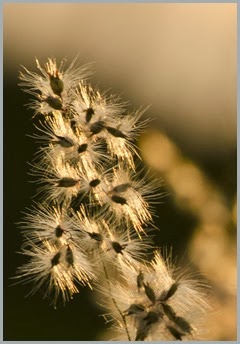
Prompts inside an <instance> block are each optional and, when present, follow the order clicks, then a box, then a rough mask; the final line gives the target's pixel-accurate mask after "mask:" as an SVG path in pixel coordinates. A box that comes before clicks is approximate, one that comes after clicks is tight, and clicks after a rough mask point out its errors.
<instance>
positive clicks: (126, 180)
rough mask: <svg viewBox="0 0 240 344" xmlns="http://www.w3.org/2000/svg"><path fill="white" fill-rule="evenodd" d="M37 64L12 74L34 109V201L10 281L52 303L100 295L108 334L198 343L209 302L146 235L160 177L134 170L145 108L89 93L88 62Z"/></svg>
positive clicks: (104, 94) (157, 198) (197, 285)
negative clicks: (20, 259) (22, 259)
mask: <svg viewBox="0 0 240 344" xmlns="http://www.w3.org/2000/svg"><path fill="white" fill-rule="evenodd" d="M36 64H37V69H38V72H31V71H29V70H28V69H27V68H25V67H23V70H22V71H21V72H20V80H21V82H20V86H22V87H23V89H24V91H26V92H28V93H29V94H30V95H31V96H32V97H33V99H32V100H31V101H32V102H31V103H30V107H31V108H32V109H33V111H34V114H33V115H39V116H37V117H36V118H35V120H36V122H35V124H34V133H32V134H31V135H28V136H30V137H31V138H32V139H34V140H35V141H36V142H37V143H39V148H38V149H37V152H36V154H35V157H34V159H33V162H32V163H31V172H30V175H31V177H32V179H34V180H33V181H32V182H34V183H35V184H36V185H37V186H38V188H37V194H36V196H37V197H38V199H37V200H36V201H35V204H34V205H33V206H32V207H29V208H28V209H26V210H25V212H24V216H23V219H22V221H21V222H20V223H19V227H20V229H21V231H22V234H23V243H22V250H21V253H22V254H23V255H24V256H26V259H27V262H26V263H25V264H23V265H22V266H21V267H19V268H18V270H17V276H16V279H17V280H18V281H19V282H22V283H30V284H31V286H32V289H31V291H30V293H29V294H34V293H35V292H36V291H38V290H39V289H41V290H45V294H44V295H45V297H46V298H47V299H50V302H51V303H52V304H53V305H54V306H55V307H56V306H57V305H58V304H59V303H60V302H61V301H60V300H62V302H63V303H65V302H66V301H69V300H70V299H72V298H73V296H74V294H77V293H81V288H82V287H84V286H89V287H90V289H95V290H99V291H101V293H102V295H101V299H100V302H99V300H98V301H97V302H98V303H101V304H102V305H103V307H104V310H107V311H108V319H109V320H110V323H111V324H112V329H114V335H113V336H112V337H113V338H112V339H117V340H124V341H125V340H129V341H130V340H132V341H159V340H160V341H164V340H170V341H173V340H191V339H192V340H195V339H197V338H198V335H199V333H200V331H199V330H200V326H199V324H200V322H201V318H202V315H203V314H204V312H205V310H206V309H207V307H208V305H207V301H206V296H205V294H204V293H203V292H202V289H201V285H200V283H198V282H195V281H193V280H191V279H190V278H184V277H182V276H180V275H178V274H176V270H175V269H174V268H172V267H170V266H169V265H168V264H167V263H166V262H165V261H164V260H163V258H162V257H161V255H160V254H159V253H158V252H157V251H156V252H155V249H156V247H155V246H154V243H153V241H152V239H153V236H154V235H153V234H154V233H152V232H153V229H152V228H156V226H155V225H154V220H153V219H154V205H155V204H157V203H160V198H161V196H162V192H161V191H160V187H161V184H162V183H161V181H160V180H159V179H156V178H154V177H153V176H152V175H151V174H150V172H149V171H146V169H145V168H144V167H141V168H140V164H141V166H142V163H141V161H140V154H139V150H138V147H137V138H138V136H139V134H140V133H141V132H142V131H143V130H145V129H146V127H147V124H148V122H149V120H146V119H144V118H143V115H144V113H145V111H146V108H145V109H144V108H140V109H139V110H137V111H129V110H128V109H127V106H128V103H127V102H125V101H123V100H122V99H121V98H120V97H118V96H116V95H109V93H107V92H100V91H99V90H96V89H95V88H94V87H93V86H92V85H90V83H89V82H88V81H87V77H88V76H89V74H90V64H89V65H85V66H82V67H78V66H77V65H76V59H75V60H74V61H73V63H71V64H70V65H69V67H67V68H65V64H64V61H62V62H60V63H59V64H58V63H57V61H56V59H55V58H49V59H48V60H47V62H46V63H45V64H40V62H39V61H38V60H37V59H36ZM37 121H38V122H37ZM149 227H151V234H150V228H149ZM150 257H153V258H152V259H151V260H150V261H149V259H150ZM94 298H96V295H95V296H94ZM79 311H80V312H81V311H84V312H85V311H86V310H82V309H80V310H79ZM66 330H67V328H66ZM79 339H80V340H81V339H82V338H81V333H79Z"/></svg>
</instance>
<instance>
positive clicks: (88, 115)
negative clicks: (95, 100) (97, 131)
mask: <svg viewBox="0 0 240 344" xmlns="http://www.w3.org/2000/svg"><path fill="white" fill-rule="evenodd" d="M85 111H86V123H89V122H90V121H91V119H92V116H93V115H94V110H93V108H91V107H90V108H88V109H87V110H85Z"/></svg>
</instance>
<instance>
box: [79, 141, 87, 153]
mask: <svg viewBox="0 0 240 344" xmlns="http://www.w3.org/2000/svg"><path fill="white" fill-rule="evenodd" d="M87 148H88V144H87V143H83V144H82V145H80V146H79V147H78V150H77V151H78V153H79V154H81V153H83V152H85V151H86V150H87Z"/></svg>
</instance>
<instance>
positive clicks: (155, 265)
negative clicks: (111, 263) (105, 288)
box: [105, 252, 209, 341]
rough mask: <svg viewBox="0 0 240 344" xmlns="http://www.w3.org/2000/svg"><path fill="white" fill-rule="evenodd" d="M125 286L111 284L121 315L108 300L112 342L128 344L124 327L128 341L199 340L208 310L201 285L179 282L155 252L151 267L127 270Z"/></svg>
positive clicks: (144, 265) (184, 281) (184, 279)
mask: <svg viewBox="0 0 240 344" xmlns="http://www.w3.org/2000/svg"><path fill="white" fill-rule="evenodd" d="M126 275H127V278H126V280H125V282H124V283H122V284H120V283H119V284H116V283H115V282H114V281H112V282H111V283H112V287H111V290H112V295H111V296H112V298H113V299H117V300H118V307H119V309H120V310H121V313H122V314H123V315H124V319H125V321H126V325H124V324H123V322H122V318H121V317H120V316H119V312H118V311H117V310H116V309H115V307H114V305H113V304H112V302H111V301H112V299H111V297H109V296H108V295H107V294H106V295H105V296H106V298H107V299H108V300H109V310H110V314H111V311H112V316H110V317H112V319H113V320H112V321H113V325H112V326H113V333H114V338H113V339H114V340H127V336H126V331H124V328H125V326H127V328H128V332H129V335H130V338H131V340H135V341H143V340H146V341H157V340H159V339H161V340H171V341H175V340H196V339H200V338H201V331H202V327H201V326H202V323H201V320H202V318H203V317H204V315H205V312H206V311H208V310H209V306H208V303H207V301H206V294H205V292H204V288H203V287H202V284H201V283H200V282H198V281H195V280H191V279H189V278H188V277H187V276H186V278H184V277H183V276H182V277H180V278H178V277H177V274H176V276H175V270H174V269H170V268H168V266H167V265H166V263H165V262H164V260H163V258H162V257H161V256H160V254H159V253H158V252H156V253H155V256H154V258H153V260H152V262H151V263H150V264H141V265H139V267H138V269H136V268H135V267H133V266H132V267H131V268H129V269H128V271H127V270H126Z"/></svg>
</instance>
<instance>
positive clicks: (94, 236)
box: [88, 232, 103, 242]
mask: <svg viewBox="0 0 240 344" xmlns="http://www.w3.org/2000/svg"><path fill="white" fill-rule="evenodd" d="M88 235H89V236H90V238H91V239H94V240H96V241H99V242H101V241H103V236H102V234H100V233H96V232H92V233H91V232H88Z"/></svg>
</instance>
